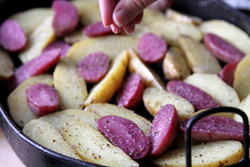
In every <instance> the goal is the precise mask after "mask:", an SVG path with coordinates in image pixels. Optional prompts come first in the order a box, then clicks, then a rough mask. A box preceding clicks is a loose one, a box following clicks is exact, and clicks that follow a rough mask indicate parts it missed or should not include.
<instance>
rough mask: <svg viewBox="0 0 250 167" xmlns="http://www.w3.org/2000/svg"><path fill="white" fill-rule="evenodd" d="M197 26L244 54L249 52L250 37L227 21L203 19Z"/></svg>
mask: <svg viewBox="0 0 250 167" xmlns="http://www.w3.org/2000/svg"><path fill="white" fill-rule="evenodd" d="M199 28H200V30H201V31H202V32H203V33H204V34H206V33H213V34H216V35H218V36H219V37H221V38H223V39H224V40H226V41H228V42H229V43H231V44H232V45H234V46H235V47H237V48H238V49H239V50H241V51H242V52H244V53H246V54H247V53H249V52H250V37H249V36H248V34H247V33H246V32H245V31H243V30H241V29H240V28H238V27H236V26H235V25H233V24H231V23H229V22H226V21H224V20H209V21H204V22H203V23H202V24H201V25H200V27H199Z"/></svg>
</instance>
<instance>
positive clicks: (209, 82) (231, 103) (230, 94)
mask: <svg viewBox="0 0 250 167" xmlns="http://www.w3.org/2000/svg"><path fill="white" fill-rule="evenodd" d="M184 82H186V83H188V84H191V85H193V86H195V87H197V88H199V89H201V90H203V91H205V92H206V93H207V94H209V95H210V96H211V97H212V98H213V99H214V100H215V102H216V103H218V104H221V106H228V107H238V106H239V104H240V99H239V97H238V94H237V93H236V91H235V90H234V89H233V88H232V87H231V86H229V85H228V84H226V83H225V82H224V81H223V80H222V79H221V78H220V77H219V76H218V75H216V74H205V73H195V74H192V75H189V76H188V77H187V78H186V79H185V80H184Z"/></svg>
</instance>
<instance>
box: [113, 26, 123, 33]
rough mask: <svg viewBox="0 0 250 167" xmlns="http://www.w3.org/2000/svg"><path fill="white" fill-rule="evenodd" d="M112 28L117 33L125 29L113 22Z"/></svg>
mask: <svg viewBox="0 0 250 167" xmlns="http://www.w3.org/2000/svg"><path fill="white" fill-rule="evenodd" d="M111 29H112V31H113V32H114V33H115V34H118V33H120V32H121V31H122V30H123V28H121V27H117V26H116V25H115V24H111Z"/></svg>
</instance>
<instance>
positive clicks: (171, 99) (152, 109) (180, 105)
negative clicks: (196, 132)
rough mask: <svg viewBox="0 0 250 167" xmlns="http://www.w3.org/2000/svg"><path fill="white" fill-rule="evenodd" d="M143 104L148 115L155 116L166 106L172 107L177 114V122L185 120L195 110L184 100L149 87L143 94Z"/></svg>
mask: <svg viewBox="0 0 250 167" xmlns="http://www.w3.org/2000/svg"><path fill="white" fill-rule="evenodd" d="M142 99H143V103H144V105H145V107H146V109H147V110H148V111H149V113H150V114H151V115H153V116H155V115H156V114H157V113H158V111H159V110H160V108H161V107H162V106H164V105H166V104H172V105H174V107H175V109H176V110H177V112H178V114H179V120H180V121H181V120H183V119H187V118H188V117H190V115H192V114H193V113H194V112H195V110H194V107H193V106H192V104H191V103H189V102H188V101H187V100H186V99H184V98H182V97H180V96H177V95H175V94H172V93H170V92H167V91H165V90H162V89H159V88H153V87H149V88H147V89H145V90H144V92H143V96H142Z"/></svg>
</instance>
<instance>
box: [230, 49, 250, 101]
mask: <svg viewBox="0 0 250 167" xmlns="http://www.w3.org/2000/svg"><path fill="white" fill-rule="evenodd" d="M233 87H234V89H235V90H236V92H237V93H238V95H239V97H240V100H243V99H244V98H246V97H247V96H248V95H249V93H250V53H249V54H247V55H246V56H245V57H244V58H243V59H242V60H241V61H240V62H239V63H238V65H237V67H236V70H235V73H234V83H233Z"/></svg>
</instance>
